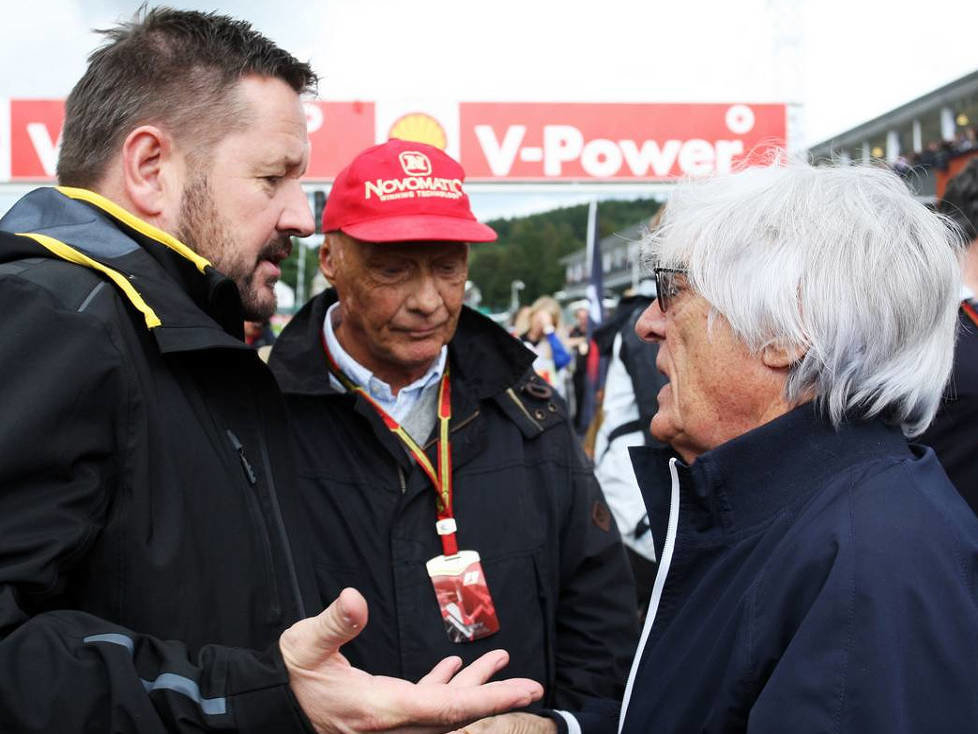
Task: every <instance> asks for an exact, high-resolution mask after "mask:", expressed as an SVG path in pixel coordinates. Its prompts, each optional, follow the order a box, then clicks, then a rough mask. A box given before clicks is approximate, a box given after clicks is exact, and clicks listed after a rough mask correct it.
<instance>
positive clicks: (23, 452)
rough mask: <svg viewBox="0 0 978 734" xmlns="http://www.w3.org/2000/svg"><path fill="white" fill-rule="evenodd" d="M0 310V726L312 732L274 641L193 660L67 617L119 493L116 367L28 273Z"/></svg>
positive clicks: (104, 338) (5, 285)
mask: <svg viewBox="0 0 978 734" xmlns="http://www.w3.org/2000/svg"><path fill="white" fill-rule="evenodd" d="M0 312H2V313H3V314H4V316H3V318H2V319H0V344H2V345H3V346H2V348H0V375H2V379H0V405H2V406H3V410H2V411H0V731H44V732H48V731H50V732H67V733H70V732H82V731H113V732H140V733H143V732H164V731H166V732H185V731H186V732H190V731H194V732H197V731H202V730H212V729H214V730H219V729H232V730H235V731H253V730H262V729H263V728H266V729H267V728H268V727H269V726H270V724H271V723H272V722H274V727H273V728H274V730H275V731H310V729H309V728H308V724H307V722H306V721H305V719H304V716H303V715H302V714H301V712H300V711H299V707H298V705H297V704H296V702H295V700H294V698H293V697H292V695H291V692H290V690H289V687H288V685H287V681H288V676H287V673H286V671H285V669H284V665H283V663H282V661H281V657H280V656H279V653H278V650H277V646H276V649H270V650H268V651H265V652H263V653H259V652H254V651H248V650H240V649H232V648H225V647H217V646H206V647H204V648H202V649H201V650H200V651H199V654H198V655H196V656H195V657H194V658H193V659H192V658H191V656H190V655H189V653H188V650H187V648H186V647H185V646H184V645H182V644H181V643H180V642H175V641H163V640H159V639H155V638H152V637H149V636H146V635H142V634H139V632H138V631H134V630H130V629H127V628H126V627H124V626H122V625H120V624H116V623H114V622H113V621H108V620H105V619H100V618H98V617H96V616H93V615H90V614H87V613H84V612H81V611H78V610H73V609H71V599H72V596H73V590H74V589H75V588H77V587H78V586H79V585H81V584H87V585H91V584H97V583H100V582H102V581H103V580H102V579H99V578H96V577H93V573H94V571H93V570H92V569H91V568H89V567H88V566H87V565H86V555H87V554H88V553H89V552H90V550H91V548H92V546H93V545H94V543H95V542H96V540H97V539H98V537H99V533H100V531H101V529H102V527H103V524H104V522H105V519H106V517H107V516H108V515H109V514H110V513H111V512H112V510H113V503H114V500H115V499H116V494H118V493H119V492H120V490H119V478H120V475H121V473H122V470H123V459H122V457H123V455H124V453H125V445H126V441H127V438H128V422H129V420H130V415H129V414H130V408H131V407H132V396H131V395H130V394H129V390H130V389H131V388H130V387H129V385H130V383H129V381H127V379H126V369H127V366H126V364H125V363H124V360H123V359H122V358H121V356H120V353H119V351H118V350H117V348H116V347H115V346H114V344H113V340H112V334H111V333H110V332H109V331H108V330H107V327H106V326H105V325H104V324H103V323H102V322H100V321H98V320H97V319H95V318H94V317H93V316H91V315H89V314H86V313H83V312H79V311H78V310H76V309H74V308H68V307H66V306H65V305H64V304H63V303H62V302H61V301H60V300H58V299H57V298H56V297H55V296H54V295H53V294H52V293H50V292H49V291H48V290H46V289H42V288H39V287H37V286H36V285H34V284H31V283H28V282H27V281H25V280H22V279H20V278H15V277H5V278H3V279H0ZM105 582H106V583H112V582H113V581H112V580H106V581H105ZM160 593H161V594H162V593H169V591H168V590H165V589H161V590H160ZM201 613H202V614H206V610H201ZM117 621H118V620H117Z"/></svg>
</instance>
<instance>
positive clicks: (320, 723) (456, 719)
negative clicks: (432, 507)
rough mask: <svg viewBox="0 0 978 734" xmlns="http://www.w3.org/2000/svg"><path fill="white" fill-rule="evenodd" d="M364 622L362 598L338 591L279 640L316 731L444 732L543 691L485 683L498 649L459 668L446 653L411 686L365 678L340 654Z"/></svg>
mask: <svg viewBox="0 0 978 734" xmlns="http://www.w3.org/2000/svg"><path fill="white" fill-rule="evenodd" d="M366 623H367V602H366V601H365V600H364V598H363V597H362V596H361V595H360V593H359V592H357V591H355V590H354V589H344V590H343V591H342V592H341V593H340V595H339V597H338V598H337V599H336V601H334V602H333V603H332V604H330V606H329V607H328V608H327V609H326V610H325V611H323V612H322V613H321V614H320V615H319V616H316V617H309V618H307V619H303V620H301V621H299V622H296V623H295V624H294V625H292V626H291V627H289V628H288V629H287V630H285V632H283V633H282V636H281V637H280V638H279V648H280V649H281V651H282V658H283V659H284V661H285V666H286V668H287V669H288V671H289V684H290V685H291V687H292V691H293V693H294V694H295V697H296V699H297V700H298V701H299V705H300V706H302V709H303V711H305V713H306V715H307V716H308V717H309V719H310V721H311V722H312V724H313V726H314V727H315V729H316V731H317V732H321V733H325V732H361V731H386V730H390V729H413V730H416V731H431V732H434V731H446V730H449V729H452V728H455V727H458V726H459V725H461V724H464V723H466V722H469V721H473V720H475V719H480V718H482V717H484V716H490V715H492V714H496V713H500V712H502V711H508V710H509V709H511V708H519V707H523V706H526V705H528V704H530V703H531V702H532V701H535V700H537V699H538V698H540V696H542V695H543V688H542V687H541V686H540V684H539V683H536V682H535V681H532V680H528V679H525V678H513V679H509V680H504V681H496V682H493V683H486V682H485V681H487V680H488V679H489V678H490V677H491V676H492V675H493V674H494V673H496V671H498V670H499V669H500V668H502V667H503V666H504V665H506V663H508V662H509V655H508V654H507V653H506V652H505V651H504V650H494V651H493V652H489V653H486V654H485V655H483V656H482V657H481V658H479V659H478V660H476V661H475V662H474V663H472V664H471V665H469V666H468V667H466V668H465V669H463V670H460V668H461V665H462V661H461V659H460V658H457V657H449V658H445V659H444V660H442V661H441V662H440V663H438V664H437V665H436V666H435V667H434V668H432V670H431V672H430V673H428V674H427V675H426V676H425V677H424V678H422V679H421V680H420V681H418V682H417V683H416V684H414V683H409V682H407V681H404V680H401V679H399V678H390V677H387V676H379V675H370V674H369V673H366V672H365V671H362V670H359V669H358V668H354V667H353V666H351V665H350V663H349V661H347V659H346V658H345V657H344V656H343V655H342V654H341V653H340V652H339V648H340V647H341V646H342V645H344V644H345V643H347V642H349V641H350V640H352V639H353V638H354V637H356V636H357V635H358V634H359V633H360V632H361V630H363V628H364V626H365V625H366Z"/></svg>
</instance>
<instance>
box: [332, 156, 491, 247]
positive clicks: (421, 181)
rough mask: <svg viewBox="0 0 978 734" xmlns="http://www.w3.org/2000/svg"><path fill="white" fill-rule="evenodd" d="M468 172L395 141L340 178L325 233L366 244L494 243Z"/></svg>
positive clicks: (360, 160)
mask: <svg viewBox="0 0 978 734" xmlns="http://www.w3.org/2000/svg"><path fill="white" fill-rule="evenodd" d="M464 180H465V171H463V170H462V166H460V165H459V164H458V163H457V162H455V161H454V160H452V159H451V158H450V157H449V156H448V155H446V154H445V152H444V151H442V150H439V149H438V148H435V147H434V146H431V145H426V144H425V143H415V142H411V141H408V140H397V139H395V138H392V139H391V140H388V141H387V142H386V143H381V144H380V145H375V146H373V147H372V148H367V149H366V150H365V151H363V152H362V153H360V155H358V156H357V157H356V158H354V159H353V162H352V163H351V164H350V165H348V166H347V167H346V168H344V169H343V170H342V171H340V172H339V174H338V175H337V176H336V180H335V181H334V182H333V188H332V190H331V191H330V193H329V198H328V199H327V200H326V209H325V211H323V232H332V231H334V230H337V229H338V230H341V231H342V232H345V233H346V234H348V235H350V237H354V238H356V239H358V240H365V241H367V242H410V241H413V240H419V241H447V242H492V241H493V240H495V239H496V233H495V231H493V229H492V228H491V227H487V226H486V225H484V224H481V223H480V222H478V221H477V220H476V218H475V215H474V214H473V213H472V209H471V208H470V207H469V197H468V196H467V195H466V194H465V191H463V189H462V181H464Z"/></svg>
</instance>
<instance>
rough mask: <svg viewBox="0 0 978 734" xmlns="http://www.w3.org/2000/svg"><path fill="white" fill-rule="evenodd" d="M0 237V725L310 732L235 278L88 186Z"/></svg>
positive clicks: (41, 207) (267, 403)
mask: <svg viewBox="0 0 978 734" xmlns="http://www.w3.org/2000/svg"><path fill="white" fill-rule="evenodd" d="M0 230H4V231H3V232H0V311H2V313H3V316H2V318H0V344H2V347H0V375H2V376H3V377H2V379H0V405H3V410H2V411H0V731H3V732H8V731H17V732H21V731H56V732H73V731H113V732H140V733H141V734H145V733H146V732H162V731H199V730H201V729H209V728H212V727H213V728H230V729H234V730H236V731H251V730H263V728H264V727H265V726H267V725H269V723H270V722H275V725H274V730H275V731H290V730H296V731H306V730H307V729H306V728H305V727H306V726H307V724H306V723H305V721H304V717H303V716H302V715H301V714H300V713H299V711H298V707H297V704H296V703H295V701H294V698H293V697H292V695H291V692H290V691H289V689H288V686H287V675H286V673H285V670H284V668H283V665H282V662H281V658H280V656H279V654H278V649H277V639H278V635H279V634H280V632H281V631H282V629H283V628H284V627H286V626H287V625H289V624H290V623H292V622H293V621H295V620H296V619H298V618H300V617H301V616H304V614H305V610H304V609H303V602H302V600H301V594H300V591H299V584H300V581H299V579H300V576H301V577H302V578H305V574H302V573H300V572H297V570H296V567H295V564H294V562H293V557H292V552H291V549H290V545H289V541H288V538H287V537H286V532H285V524H286V522H285V518H286V517H288V516H290V515H292V514H293V510H292V508H291V506H290V505H289V502H288V497H287V496H283V495H282V494H279V493H278V491H277V489H278V488H281V487H282V486H283V483H284V482H286V481H288V480H287V479H280V477H279V476H278V475H276V477H275V478H274V479H273V477H272V471H271V467H272V466H273V465H274V466H275V467H276V469H277V470H280V469H281V468H283V467H284V466H285V465H286V464H287V462H285V461H282V458H283V456H287V453H286V452H287V448H286V446H285V445H284V443H283V440H284V437H283V434H284V413H283V412H282V408H281V400H280V397H279V395H278V392H277V389H276V387H275V383H274V379H273V378H272V377H271V375H270V374H269V373H268V372H267V370H266V368H265V367H264V365H262V364H261V362H260V360H259V358H258V356H257V354H256V353H255V352H254V351H253V350H252V349H250V348H248V347H247V346H245V345H244V344H243V343H242V342H241V341H240V336H241V325H242V321H241V315H240V302H239V300H238V294H237V289H236V288H235V286H234V284H233V283H232V282H231V281H229V280H227V279H226V278H224V277H223V276H221V275H220V274H219V273H217V272H216V271H215V270H213V268H211V267H209V266H205V264H204V263H205V261H203V260H202V259H200V258H197V257H196V256H195V255H193V253H191V252H190V251H189V250H186V249H185V248H183V246H182V245H180V244H179V243H177V242H176V241H175V240H172V238H168V237H167V236H166V235H164V234H163V233H162V232H160V231H159V230H156V229H155V228H153V227H151V226H149V225H147V224H146V223H144V222H141V221H139V220H137V219H135V218H134V217H131V215H128V214H126V213H125V212H123V211H122V210H120V209H119V208H118V207H115V205H113V204H112V203H111V202H109V201H107V200H105V199H103V198H101V197H98V196H96V195H94V194H92V193H91V192H87V191H82V190H78V189H61V190H55V189H39V190H37V191H34V192H32V193H31V194H28V195H27V196H26V197H25V198H24V199H22V200H21V201H20V202H19V203H18V204H17V205H15V207H14V208H13V210H11V212H9V213H8V215H7V216H6V217H4V219H3V220H2V221H0ZM9 232H32V233H39V235H38V236H34V237H30V236H18V235H15V234H9ZM181 248H182V249H181ZM288 522H289V523H290V530H291V528H292V527H294V526H295V523H296V522H297V521H296V519H295V518H290V519H289V520H288ZM314 611H318V609H315V608H314ZM254 650H258V651H263V652H255V651H254Z"/></svg>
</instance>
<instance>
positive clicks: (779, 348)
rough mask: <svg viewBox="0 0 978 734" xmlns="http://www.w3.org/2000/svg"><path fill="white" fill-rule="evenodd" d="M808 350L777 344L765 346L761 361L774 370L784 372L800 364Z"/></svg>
mask: <svg viewBox="0 0 978 734" xmlns="http://www.w3.org/2000/svg"><path fill="white" fill-rule="evenodd" d="M807 351H808V350H807V349H805V348H804V347H801V346H785V345H783V344H778V343H777V342H771V343H770V344H767V345H765V347H764V349H763V350H762V351H761V360H762V361H763V362H764V365H765V366H766V367H770V368H771V369H773V370H784V369H788V368H789V367H791V365H793V364H795V363H797V362H800V361H801V359H802V358H803V357H804V356H805V353H806V352H807Z"/></svg>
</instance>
